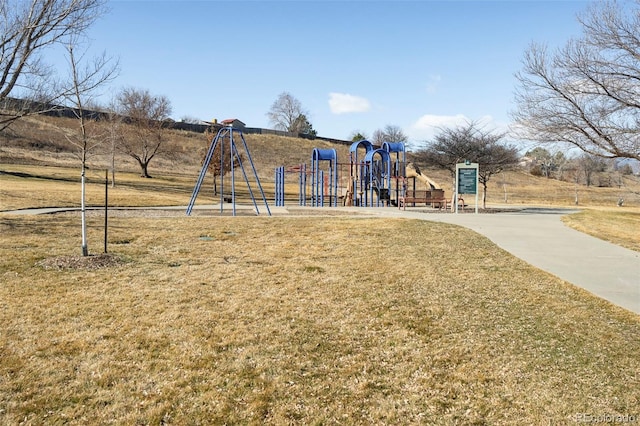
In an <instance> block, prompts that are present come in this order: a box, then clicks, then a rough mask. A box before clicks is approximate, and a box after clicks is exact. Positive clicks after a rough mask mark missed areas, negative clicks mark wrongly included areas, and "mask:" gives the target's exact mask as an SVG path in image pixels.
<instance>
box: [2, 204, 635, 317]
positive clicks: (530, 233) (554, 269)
mask: <svg viewBox="0 0 640 426" xmlns="http://www.w3.org/2000/svg"><path fill="white" fill-rule="evenodd" d="M208 208H211V206H209V207H208ZM160 209H176V210H178V209H180V210H184V209H185V207H160ZM324 209H326V207H325V208H321V209H320V210H324ZM338 209H341V210H347V211H351V212H353V213H359V214H369V215H373V216H383V217H404V218H415V219H420V220H429V221H433V222H445V223H451V224H455V225H460V226H464V227H466V228H469V229H472V230H474V231H476V232H478V233H479V234H482V235H484V236H486V237H487V238H489V239H490V240H491V241H493V242H494V243H495V244H497V245H498V246H499V247H501V248H503V249H504V250H506V251H508V252H510V253H511V254H513V255H514V256H517V257H519V258H521V259H523V260H524V261H526V262H528V263H530V264H531V265H533V266H535V267H538V268H540V269H542V270H545V271H547V272H550V273H552V274H554V275H556V276H557V277H559V278H560V279H562V280H564V281H568V282H570V283H572V284H574V285H577V286H579V287H582V288H584V289H585V290H587V291H589V292H591V293H592V294H594V295H596V296H599V297H601V298H603V299H606V300H608V301H610V302H611V303H614V304H616V305H618V306H621V307H623V308H625V309H628V310H629V311H631V312H635V313H636V314H640V253H638V252H635V251H633V250H629V249H626V248H623V247H620V246H617V245H615V244H611V243H609V242H606V241H603V240H600V239H598V238H595V237H592V236H590V235H587V234H584V233H582V232H579V231H576V230H574V229H572V228H569V227H568V226H566V225H564V223H563V222H562V220H561V217H562V216H563V215H565V214H569V213H572V212H574V211H575V210H567V209H535V208H530V209H523V210H521V211H518V212H510V213H493V214H474V213H460V214H450V213H425V212H420V211H417V210H406V211H400V210H398V209H396V208H359V207H338ZM68 210H77V209H55V208H52V209H26V210H19V211H12V212H7V211H5V212H3V213H14V214H42V213H54V212H57V211H68ZM271 211H272V213H275V214H287V213H289V211H288V209H287V208H286V207H271Z"/></svg>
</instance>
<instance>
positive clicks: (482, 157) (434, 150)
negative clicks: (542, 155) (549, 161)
mask: <svg viewBox="0 0 640 426" xmlns="http://www.w3.org/2000/svg"><path fill="white" fill-rule="evenodd" d="M503 137H504V133H495V132H491V131H486V130H483V129H481V128H479V127H478V124H477V123H475V122H467V123H466V124H464V125H460V126H457V127H452V128H443V129H441V130H440V133H439V134H437V135H436V137H435V139H434V140H433V141H432V142H430V143H428V144H427V145H426V147H424V148H421V149H420V150H417V151H416V152H415V153H414V155H415V158H416V161H418V162H420V163H422V164H424V165H425V166H435V167H438V168H440V169H444V170H448V171H449V173H451V177H452V179H455V175H456V164H458V163H462V162H464V161H465V160H469V161H472V162H476V163H478V164H479V171H478V180H479V181H480V183H481V184H482V186H483V192H482V208H486V201H487V185H488V183H489V180H490V179H491V177H492V176H493V175H495V174H497V173H500V172H502V171H504V170H507V169H509V168H512V167H514V166H515V165H516V164H518V150H517V149H516V148H515V147H513V146H510V145H505V144H503V143H502V142H501V140H502V138H503ZM454 186H455V183H454Z"/></svg>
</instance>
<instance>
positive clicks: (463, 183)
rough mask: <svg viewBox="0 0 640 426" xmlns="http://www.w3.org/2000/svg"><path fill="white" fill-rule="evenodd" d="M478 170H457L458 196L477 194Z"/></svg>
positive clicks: (461, 168)
mask: <svg viewBox="0 0 640 426" xmlns="http://www.w3.org/2000/svg"><path fill="white" fill-rule="evenodd" d="M477 184H478V169H477V168H475V167H474V168H470V169H467V168H463V167H460V168H459V169H458V194H475V193H477V192H478V185H477Z"/></svg>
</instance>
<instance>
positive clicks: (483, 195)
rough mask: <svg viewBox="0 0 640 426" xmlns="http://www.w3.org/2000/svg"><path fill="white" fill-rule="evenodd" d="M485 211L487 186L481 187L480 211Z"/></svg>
mask: <svg viewBox="0 0 640 426" xmlns="http://www.w3.org/2000/svg"><path fill="white" fill-rule="evenodd" d="M486 209H487V184H486V183H485V184H483V185H482V210H486Z"/></svg>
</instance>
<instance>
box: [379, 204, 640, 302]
mask: <svg viewBox="0 0 640 426" xmlns="http://www.w3.org/2000/svg"><path fill="white" fill-rule="evenodd" d="M384 210H387V209H378V210H377V212H378V213H377V214H380V215H385V216H393V217H411V218H416V219H422V220H429V221H433V222H445V223H451V224H456V225H460V226H464V227H466V228H469V229H472V230H474V231H476V232H478V233H479V234H481V235H484V236H486V237H487V238H489V239H490V240H491V241H493V242H494V243H495V244H497V245H498V246H500V247H501V248H503V249H504V250H506V251H508V252H510V253H511V254H513V255H514V256H517V257H519V258H520V259H523V260H524V261H526V262H528V263H530V264H531V265H533V266H536V267H538V268H540V269H542V270H545V271H547V272H550V273H552V274H554V275H556V276H557V277H559V278H561V279H562V280H564V281H568V282H570V283H572V284H575V285H577V286H579V287H582V288H584V289H585V290H587V291H589V292H591V293H593V294H595V295H597V296H599V297H601V298H603V299H606V300H608V301H610V302H611V303H614V304H616V305H618V306H621V307H623V308H626V309H628V310H630V311H632V312H635V313H637V314H640V253H638V252H635V251H633V250H629V249H625V248H623V247H620V246H617V245H615V244H611V243H608V242H606V241H602V240H600V239H598V238H594V237H591V236H589V235H587V234H584V233H582V232H579V231H576V230H574V229H572V228H569V227H568V226H566V225H564V223H562V220H561V217H562V216H563V215H565V214H568V213H571V212H572V211H570V210H563V209H523V210H522V211H520V212H513V213H494V214H473V213H460V214H446V213H442V214H434V213H420V212H417V211H404V212H400V211H397V210H396V211H394V212H391V211H386V212H385V211H384ZM389 210H391V209H389Z"/></svg>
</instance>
